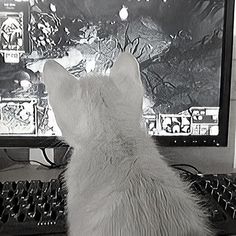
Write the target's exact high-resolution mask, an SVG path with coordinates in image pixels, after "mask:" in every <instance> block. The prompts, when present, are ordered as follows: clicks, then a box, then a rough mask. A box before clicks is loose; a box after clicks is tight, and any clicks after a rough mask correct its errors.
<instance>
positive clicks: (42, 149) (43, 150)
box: [40, 147, 71, 169]
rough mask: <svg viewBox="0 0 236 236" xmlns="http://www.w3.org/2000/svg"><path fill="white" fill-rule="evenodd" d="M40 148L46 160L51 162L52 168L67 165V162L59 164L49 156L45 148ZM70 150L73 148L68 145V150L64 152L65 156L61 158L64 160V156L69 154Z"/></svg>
mask: <svg viewBox="0 0 236 236" xmlns="http://www.w3.org/2000/svg"><path fill="white" fill-rule="evenodd" d="M40 150H41V151H42V153H43V156H44V158H45V160H46V161H47V162H48V163H49V164H51V168H52V169H53V168H60V167H64V166H66V165H67V162H65V163H62V164H58V165H57V164H56V163H54V162H52V161H51V160H50V159H49V158H48V156H47V153H46V150H45V148H40ZM70 150H71V147H68V148H67V150H66V152H65V153H64V155H63V157H62V158H61V159H62V160H63V159H64V157H66V156H67V154H68V152H69V151H70Z"/></svg>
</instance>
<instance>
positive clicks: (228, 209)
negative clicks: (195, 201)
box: [188, 173, 236, 235]
mask: <svg viewBox="0 0 236 236" xmlns="http://www.w3.org/2000/svg"><path fill="white" fill-rule="evenodd" d="M188 177H189V180H190V181H191V182H192V185H191V189H192V190H193V191H194V192H195V193H196V194H198V195H199V196H200V197H201V199H202V200H203V204H204V205H205V207H206V208H207V209H208V213H209V219H210V222H211V224H212V226H213V228H215V229H216V231H217V233H218V234H217V235H236V173H234V174H216V175H212V174H208V175H202V174H199V175H194V176H189V175H188Z"/></svg>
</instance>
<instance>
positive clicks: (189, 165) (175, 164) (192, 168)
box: [171, 164, 201, 174]
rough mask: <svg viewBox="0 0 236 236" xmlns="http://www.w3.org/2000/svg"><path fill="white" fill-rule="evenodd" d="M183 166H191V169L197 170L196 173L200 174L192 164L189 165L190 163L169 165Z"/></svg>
mask: <svg viewBox="0 0 236 236" xmlns="http://www.w3.org/2000/svg"><path fill="white" fill-rule="evenodd" d="M181 166H182V167H184V166H186V167H190V168H192V169H194V170H195V171H197V173H198V174H201V172H200V171H199V170H198V169H197V168H196V167H195V166H193V165H190V164H173V165H171V167H174V168H175V167H181Z"/></svg>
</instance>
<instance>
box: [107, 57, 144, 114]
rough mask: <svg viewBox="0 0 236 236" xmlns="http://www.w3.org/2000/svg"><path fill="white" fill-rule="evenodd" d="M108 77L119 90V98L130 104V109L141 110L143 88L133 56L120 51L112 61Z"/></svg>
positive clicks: (137, 65)
mask: <svg viewBox="0 0 236 236" xmlns="http://www.w3.org/2000/svg"><path fill="white" fill-rule="evenodd" d="M110 77H111V79H112V80H113V82H114V84H115V85H116V86H117V88H118V89H119V91H120V92H121V94H122V96H121V98H123V99H125V100H126V101H125V102H126V104H129V105H130V106H131V107H130V109H131V108H134V109H137V111H138V112H141V109H142V101H143V94H144V90H143V85H142V81H141V76H140V71H139V64H138V62H137V60H136V59H135V58H134V56H132V55H131V54H129V53H122V54H121V55H120V56H119V57H118V59H117V60H116V62H115V63H114V65H113V67H112V69H111V73H110Z"/></svg>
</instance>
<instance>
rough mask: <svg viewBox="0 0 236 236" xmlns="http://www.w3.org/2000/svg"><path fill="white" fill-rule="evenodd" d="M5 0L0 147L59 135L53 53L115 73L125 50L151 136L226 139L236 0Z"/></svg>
mask: <svg viewBox="0 0 236 236" xmlns="http://www.w3.org/2000/svg"><path fill="white" fill-rule="evenodd" d="M0 4H1V8H0V9H1V10H0V53H1V58H0V141H1V144H0V146H11V145H13V146H35V147H37V146H53V145H55V144H56V143H58V142H57V140H60V139H61V138H60V137H61V131H60V128H59V127H58V126H57V123H56V120H55V117H54V114H53V110H52V108H51V107H50V104H49V103H48V94H47V91H46V90H45V86H44V84H43V82H42V81H41V72H42V69H43V65H44V63H45V61H46V60H48V59H55V60H56V61H57V62H59V63H60V64H61V65H63V66H64V67H65V68H66V69H67V70H68V71H69V72H70V73H71V74H73V75H74V76H78V77H80V76H84V75H85V74H87V73H89V72H99V73H104V74H109V71H110V68H111V67H112V65H113V62H114V61H115V59H116V58H117V56H118V55H119V54H120V53H121V52H123V51H128V52H130V53H132V54H133V55H134V56H135V57H136V59H137V60H138V62H139V65H140V72H141V79H142V82H143V86H144V88H145V95H144V102H143V118H144V121H145V124H146V127H147V132H148V134H149V135H151V136H152V137H153V138H154V139H155V140H157V141H158V143H159V144H163V145H180V146H181V145H206V146H209V145H210V146H212V145H214V146H225V145H227V135H228V116H229V91H230V76H231V73H230V72H231V54H232V53H231V49H232V32H233V9H234V7H233V6H234V0H227V1H226V0H218V1H211V0H189V1H186V0H178V1H176V0H155V1H154V0H135V1H134V0H109V1H107V0H91V1H85V0H63V1H55V0H37V1H36V0H35V1H20V0H17V1H12V0H9V1H3V2H1V1H0ZM68 92H69V91H68Z"/></svg>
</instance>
